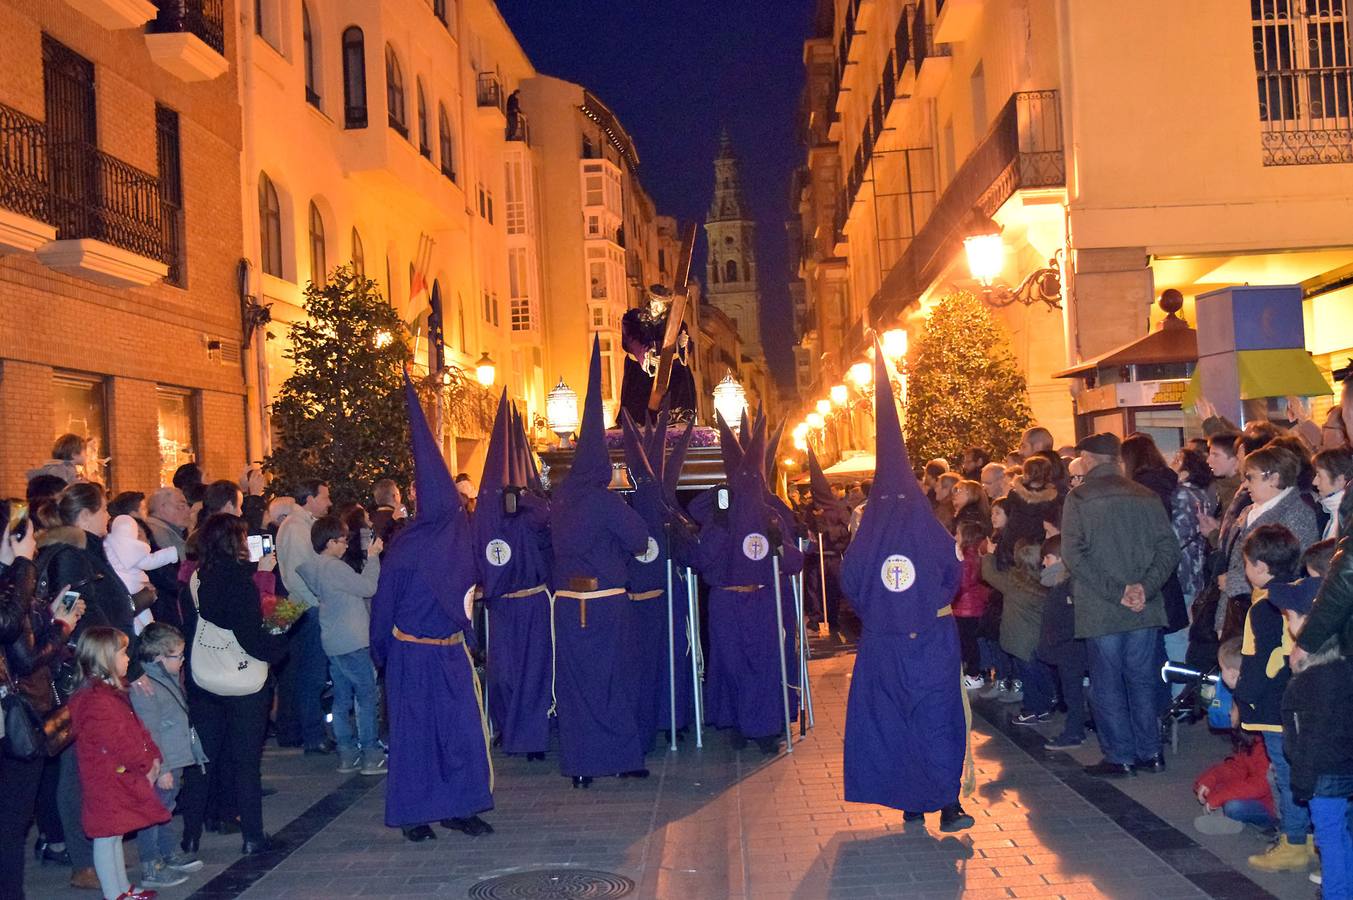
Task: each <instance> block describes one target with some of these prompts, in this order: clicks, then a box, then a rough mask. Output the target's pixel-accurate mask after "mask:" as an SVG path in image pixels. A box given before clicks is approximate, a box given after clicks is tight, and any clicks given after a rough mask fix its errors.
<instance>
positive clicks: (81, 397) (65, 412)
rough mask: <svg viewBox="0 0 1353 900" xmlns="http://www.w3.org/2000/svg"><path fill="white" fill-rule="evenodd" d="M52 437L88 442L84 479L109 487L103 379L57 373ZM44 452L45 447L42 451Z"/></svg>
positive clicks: (54, 384)
mask: <svg viewBox="0 0 1353 900" xmlns="http://www.w3.org/2000/svg"><path fill="white" fill-rule="evenodd" d="M52 419H53V421H52V438H53V439H54V440H55V439H56V438H58V437H60V436H61V435H63V434H78V435H81V436H82V437H84V438H85V439H86V440H87V441H88V442H89V443H88V447H87V449H86V451H85V466H84V473H85V477H86V478H88V479H90V480H91V481H98V482H101V483H102V484H103V485H104V486H105V487H107V486H108V485H109V477H110V473H109V467H108V466H105V465H104V464H103V463H102V460H104V459H106V458H107V457H108V403H107V397H106V395H105V391H104V382H103V379H102V378H99V377H98V376H95V375H82V374H79V373H77V372H56V373H54V375H53V379H52ZM43 449H44V450H45V449H46V448H43Z"/></svg>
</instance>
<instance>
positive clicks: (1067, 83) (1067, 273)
mask: <svg viewBox="0 0 1353 900" xmlns="http://www.w3.org/2000/svg"><path fill="white" fill-rule="evenodd" d="M1071 15H1072V13H1071V0H1058V3H1057V43H1058V68H1059V74H1060V76H1061V77H1060V81H1061V85H1060V88H1059V90H1060V91H1061V104H1060V106H1061V112H1062V146H1063V149H1062V153H1063V159H1064V160H1065V165H1066V185H1067V204H1066V206H1065V207H1064V215H1065V226H1064V228H1063V232H1064V234H1065V235H1066V237H1065V241H1066V253H1065V258H1064V259H1063V261H1062V298H1063V300H1064V301H1065V303H1064V309H1065V312H1064V313H1063V314H1062V330H1063V335H1064V337H1063V340H1064V343H1065V346H1066V356H1067V360H1068V362H1070V363H1071V364H1073V365H1075V364H1077V363H1079V362H1080V361H1081V360H1082V358H1083V356H1082V354H1081V343H1080V316H1079V306H1078V303H1077V300H1076V290H1075V286H1076V276H1075V268H1076V254H1075V250H1074V241H1073V239H1072V229H1071V198H1072V196H1073V193H1074V192H1075V189H1076V186H1077V181H1078V179H1079V173H1078V171H1077V169H1076V162H1077V159H1076V153H1075V149H1076V131H1075V123H1076V74H1075V64H1074V60H1073V58H1072V53H1071Z"/></svg>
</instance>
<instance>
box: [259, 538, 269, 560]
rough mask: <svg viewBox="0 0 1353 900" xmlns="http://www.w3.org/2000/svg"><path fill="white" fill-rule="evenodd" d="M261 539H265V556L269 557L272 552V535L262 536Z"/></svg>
mask: <svg viewBox="0 0 1353 900" xmlns="http://www.w3.org/2000/svg"><path fill="white" fill-rule="evenodd" d="M259 537H261V538H263V555H264V556H267V555H268V554H269V553H271V552H272V535H270V534H260V535H259Z"/></svg>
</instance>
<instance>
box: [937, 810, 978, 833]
mask: <svg viewBox="0 0 1353 900" xmlns="http://www.w3.org/2000/svg"><path fill="white" fill-rule="evenodd" d="M972 826H973V817H972V816H970V815H968V814H967V813H966V812H964V811H963V806H962V804H959V803H950V804H949V805H948V806H946V807H945V808H944V809H942V810H940V831H943V832H946V833H952V832H955V831H964V830H965V829H968V828H971V827H972Z"/></svg>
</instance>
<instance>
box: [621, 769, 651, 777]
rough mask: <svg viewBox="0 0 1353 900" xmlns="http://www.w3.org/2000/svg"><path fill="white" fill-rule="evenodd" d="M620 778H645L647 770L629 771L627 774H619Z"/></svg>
mask: <svg viewBox="0 0 1353 900" xmlns="http://www.w3.org/2000/svg"><path fill="white" fill-rule="evenodd" d="M620 777H621V778H647V777H648V770H647V769H630V770H629V771H628V772H621V773H620Z"/></svg>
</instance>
